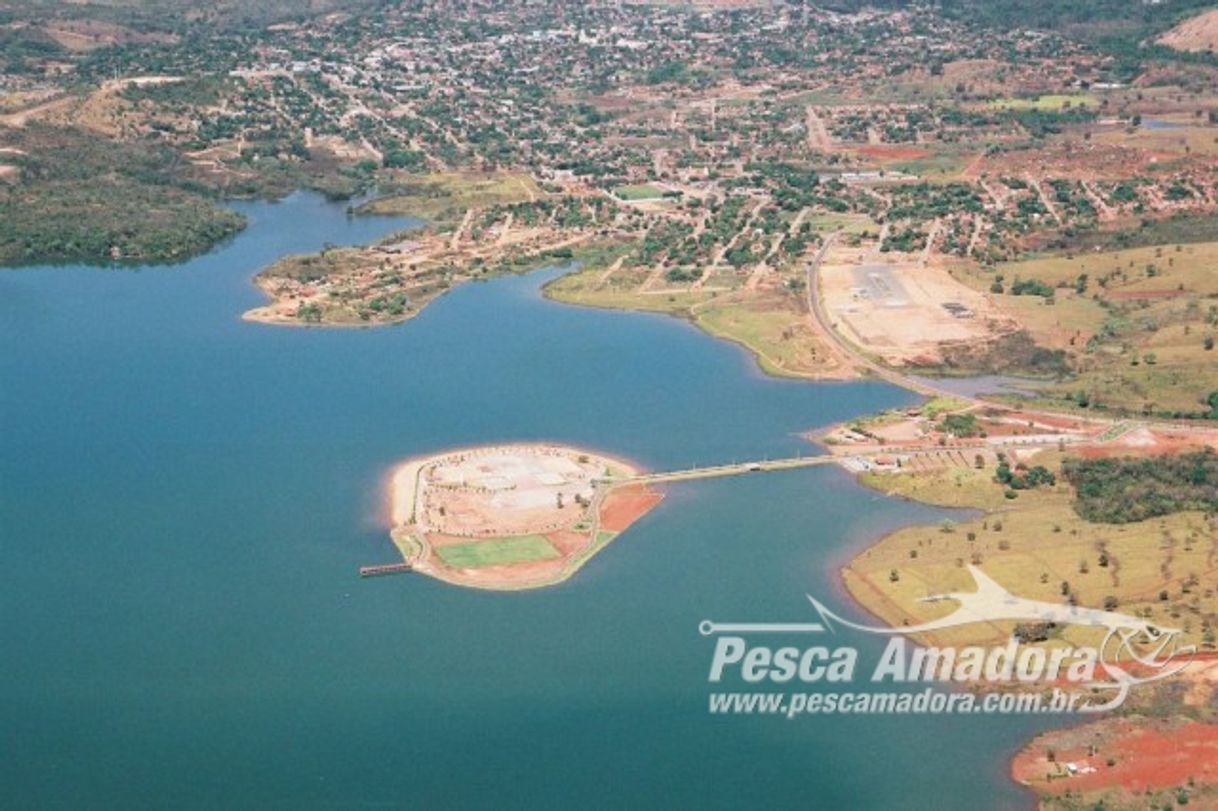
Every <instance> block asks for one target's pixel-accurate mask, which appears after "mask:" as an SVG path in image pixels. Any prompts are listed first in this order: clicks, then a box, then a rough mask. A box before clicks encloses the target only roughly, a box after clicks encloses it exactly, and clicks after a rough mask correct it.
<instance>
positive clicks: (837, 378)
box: [540, 268, 872, 383]
mask: <svg viewBox="0 0 1218 811" xmlns="http://www.w3.org/2000/svg"><path fill="white" fill-rule="evenodd" d="M583 270H588V268H572V269H571V271H570V272H569V273H564V274H562V275H561V276H556V277H555V278H553V279H550V280H549V281H547V282H546V283H545V284H543V285H541V287H540V291H541V295H542V298H544V299H546V300H548V301H552V302H554V303H556V304H561V305H563V306H566V307H580V308H586V309H589V310H601V311H603V312H619V313H637V314H641V315H663V316H668V317H669V318H674V319H676V320H677V321H681V322H684V323H686V324H688V325H689V326H690V327H692V328H693V329H695V330H697V331H698V332H700V333H701V334H703V335H705V336H707V337H709V338H712V339H714V340H716V341H725V342H727V343H730V344H733V345H735V346H737V347H740V348H741V349H743V350H745V352H747V353H748V355H749V357H750V358H751V359H752V361H753V365H754V366H756V367H757V368H758V369H759V370H760V371H761V372H762V373H763V374H764V375H766V376H767V377H772V378H775V379H777V380H802V381H807V382H813V383H853V382H857V381H865V380H870V379H872V378H870V377H867V376H865V375H860V374H857V373H855V372H852V371H851V370H832V371H826V372H824V373H809V372H798V371H792V370H789V369H785V368H783V367H782V366H781V365H780V364H778V363H777V362H776V361H773V360H771V359H770V358H769V357H768V356H767V355H766V354H765V353H764V352H762V351H761V350H760V349H758V348H757V347H754V346H753V345H752V344H749V343H747V342H745V341H743V340H741V339H739V338H736V337H734V336H731V335H727V334H725V333H723V332H718V331H715V330H712V329H709V328H708V327H706V326H704V325H703V324H701V323H699V322H698V320H697V319H696V318H695V317H694V315H693V314H692V313H681V312H673V311H672V310H668V309H662V308H657V309H644V308H637V307H623V306H620V305H616V304H598V303H595V302H589V301H575V300H573V299H568V298H563V297H562V296H561V295H557V294H555V293H554V292H553V291H551V289H550V288H551V287H552V286H554V285H555V284H556V283H558V282H559V281H560V280H562V279H563V278H565V277H566V276H568V275H570V274H572V273H578V272H581V271H583ZM839 371H840V372H844V373H841V374H839V373H838V372H839Z"/></svg>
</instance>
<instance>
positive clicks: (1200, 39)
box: [1159, 9, 1218, 51]
mask: <svg viewBox="0 0 1218 811" xmlns="http://www.w3.org/2000/svg"><path fill="white" fill-rule="evenodd" d="M1159 42H1160V43H1162V44H1163V45H1167V46H1168V47H1171V48H1175V49H1176V50H1178V51H1212V50H1214V48H1215V47H1218V9H1214V10H1213V11H1207V12H1205V13H1203V14H1198V15H1197V16H1196V17H1192V18H1190V19H1187V20H1185V21H1184V22H1182V23H1180V24H1179V25H1177V26H1176V27H1175V28H1173V29H1171V30H1170V31H1168V32H1167V33H1166V34H1164V35H1163V36H1161V37H1159Z"/></svg>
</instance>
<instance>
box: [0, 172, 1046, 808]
mask: <svg viewBox="0 0 1218 811" xmlns="http://www.w3.org/2000/svg"><path fill="white" fill-rule="evenodd" d="M239 208H240V209H241V210H243V211H244V212H246V213H247V214H248V215H249V216H250V218H251V226H250V228H249V229H248V230H247V231H246V232H245V233H243V234H241V235H240V236H238V237H237V238H236V239H234V240H233V241H232V242H230V243H228V244H226V245H224V246H222V247H221V248H219V249H217V250H215V251H213V252H212V253H210V254H208V255H207V256H204V257H202V258H199V259H197V260H195V261H192V262H190V263H187V264H185V265H182V266H179V267H174V268H154V269H145V270H141V271H120V270H109V271H108V270H99V269H85V268H72V267H69V268H36V269H31V270H22V271H13V272H0V429H2V432H3V433H2V434H0V565H2V567H3V581H4V588H3V589H0V619H2V622H0V650H2V652H3V659H2V660H0V727H2V728H3V732H2V733H0V806H4V807H7V808H35V807H37V808H48V807H72V808H78V807H103V806H111V807H123V808H139V807H157V808H164V807H173V808H187V807H189V808H213V809H214V808H244V807H259V808H262V807H293V808H313V807H323V808H352V807H354V808H360V807H387V808H388V807H418V808H443V807H485V808H504V807H529V808H550V807H553V808H559V807H572V806H574V807H604V808H626V807H630V808H697V807H704V808H710V807H738V806H741V805H744V804H749V805H765V806H770V807H803V808H902V809H910V808H914V809H916V808H926V809H953V808H959V809H976V808H1010V807H1022V806H1026V805H1027V804H1028V801H1029V797H1028V795H1026V794H1024V793H1022V792H1021V791H1020V790H1019V789H1018V788H1017V787H1015V786H1014V785H1013V784H1011V783H1010V782H1009V781H1008V780H1007V777H1006V758H1007V755H1009V754H1010V753H1011V752H1012V751H1013V750H1014V749H1015V748H1017V747H1018V746H1019V745H1020V744H1021V743H1022V742H1023V741H1024V740H1025V739H1026V737H1027V736H1028V735H1030V734H1032V733H1033V732H1034V731H1035V729H1036V726H1035V725H1034V724H1032V723H1031V722H1030V721H1029V720H1028V719H1021V718H1004V719H996V718H982V719H972V718H970V719H961V718H927V717H921V718H918V717H870V718H869V717H849V716H841V717H818V716H809V717H804V718H799V719H795V720H792V721H786V720H779V719H777V718H772V717H771V718H765V717H723V716H711V715H709V714H708V712H707V693H708V685H707V682H706V679H707V670H708V665H709V662H710V653H711V649H712V642H711V641H710V640H708V639H706V638H704V637H701V636H699V635H698V633H697V626H698V623H699V622H700V621H701V620H703V619H706V618H711V619H714V620H716V621H778V620H785V621H798V620H807V619H810V617H809V609H808V604H807V601H806V599H805V598H804V595H805V594H807V593H811V594H814V595H818V596H820V597H821V598H822V599H825V600H826V601H827V602H829V603H830V604H831V605H833V606H835V607H836V608H837V609H839V611H841V612H842V613H845V614H848V615H851V616H855V617H858V616H859V615H858V613H857V611H856V610H855V609H854V608H853V607H851V606H850V605H849V604H848V603H847V601H846V599H845V597H844V596H843V595H842V594H841V593H840V589H839V588H838V586H837V578H836V574H835V573H836V570H837V568H838V566H840V565H841V563H843V562H844V561H845V560H847V559H848V558H849V557H850V556H851V552H852V550H857V549H858V548H859V546H860V545H861V544H865V543H867V542H868V541H870V540H872V539H874V538H875V537H876V536H877V535H878V534H880V533H882V532H884V531H886V530H889V529H892V528H894V527H897V526H900V525H903V524H907V523H910V522H912V521H935V520H937V519H939V518H940V517H941V516H942V515H943V514H944V513H942V512H941V511H936V510H932V509H930V508H926V507H921V506H918V505H914V504H908V503H903V502H899V501H895V500H890V499H885V498H882V497H879V496H877V495H876V494H874V493H872V492H870V491H867V490H864V489H862V488H860V487H858V486H857V485H856V484H855V483H854V482H853V481H852V480H851V479H850V478H848V477H847V476H846V475H845V474H843V473H842V472H841V471H839V470H837V469H830V468H816V469H805V470H803V471H796V472H788V473H781V474H764V475H756V476H753V477H745V478H738V479H723V480H716V481H704V482H699V483H686V484H682V485H679V486H670V487H669V488H668V489H667V491H666V492H667V494H668V497H667V498H666V500H665V501H664V502H663V503H662V505H661V506H660V507H659V508H658V509H657V510H655V511H653V512H652V513H651V514H649V515H648V516H647V517H646V518H644V519H643V520H642V521H641V522H640V523H639V524H637V525H636V526H635V527H633V528H632V529H631V530H630V531H629V532H628V533H626V534H625V535H623V536H622V537H621V538H620V539H619V540H617V541H616V542H615V543H614V544H613V545H612V546H610V547H609V549H607V550H606V551H605V552H603V553H601V554H600V555H599V556H598V557H597V558H595V559H594V560H593V561H592V562H591V563H590V564H589V565H588V566H587V567H585V568H584V569H583V570H582V571H581V572H580V573H579V574H578V575H577V576H576V577H575V578H574V579H573V580H571V581H570V582H568V583H567V584H565V585H563V586H560V587H556V588H552V589H547V590H541V591H536V592H529V593H518V594H502V593H483V592H477V591H470V590H463V589H459V588H455V587H452V586H447V585H444V584H441V583H438V582H435V581H432V580H430V579H426V578H423V577H415V576H400V577H388V578H382V579H375V580H369V581H361V580H359V579H358V578H357V577H356V569H357V567H358V566H360V565H362V564H370V563H379V562H385V561H389V560H392V559H393V557H394V552H393V549H392V547H391V544H390V542H389V540H388V537H387V534H386V531H385V529H384V527H383V526H382V525H381V512H382V509H383V505H382V503H381V491H380V486H381V482H382V477H383V476H384V474H385V472H386V470H387V469H388V467H389V466H390V465H391V464H393V463H394V462H395V460H398V459H400V458H402V457H406V456H410V455H414V454H419V453H425V452H430V451H434V450H437V449H442V448H447V447H450V446H456V445H466V444H473V443H483V442H501V441H519V440H532V439H548V440H556V441H563V442H570V443H573V444H577V445H582V446H587V447H592V448H599V449H602V450H604V451H607V452H610V453H614V454H621V455H623V456H626V457H630V458H633V459H636V460H638V461H640V462H642V463H644V464H646V465H648V466H650V467H653V468H657V469H659V468H668V467H673V466H686V465H689V464H691V463H698V464H703V463H710V462H722V461H731V460H732V459H746V458H757V457H762V456H777V455H791V454H794V453H798V452H800V451H805V452H806V451H808V450H809V448H808V446H807V445H806V444H805V443H804V442H803V440H801V439H800V438H799V436H798V434H799V432H802V431H805V430H807V429H810V428H814V427H817V426H822V425H825V424H827V423H829V422H832V421H835V420H839V419H842V418H845V417H849V416H852V415H857V414H861V413H864V412H869V411H873V410H876V409H879V408H885V407H891V406H897V405H902V404H907V403H910V402H912V397H911V395H909V394H908V393H906V392H904V391H901V390H899V389H895V388H893V387H891V386H888V385H885V384H881V383H855V384H848V385H846V384H809V383H799V382H791V381H779V380H774V379H769V378H766V377H763V376H762V375H761V374H759V373H758V372H757V370H756V368H755V366H754V364H753V363H752V361H751V360H750V359H749V358H748V357H747V355H746V354H745V353H744V352H742V351H741V350H739V349H738V348H736V347H734V346H732V345H729V344H727V343H722V342H717V341H714V340H711V339H709V338H707V337H705V336H704V335H702V334H701V333H699V332H697V331H696V330H694V329H693V328H691V327H690V326H688V325H687V324H685V323H683V322H680V321H677V320H674V319H670V318H666V317H660V316H650V315H640V314H630V313H618V312H601V311H593V310H581V309H577V308H572V307H566V306H563V305H559V304H555V303H552V302H548V301H545V300H544V299H542V297H541V295H540V292H539V287H540V284H541V283H542V282H543V281H544V280H545V279H546V278H549V277H551V276H553V275H555V273H556V271H544V272H541V273H539V274H532V275H529V276H525V277H518V278H508V279H500V280H497V281H494V282H490V283H486V284H471V285H467V286H465V287H461V288H459V289H457V290H455V291H453V292H452V293H451V294H450V295H447V296H445V297H443V298H441V299H440V300H438V301H437V302H435V303H434V304H432V305H431V306H430V307H429V308H428V309H427V310H426V311H425V312H424V313H423V314H422V315H421V316H420V317H419V318H417V319H415V320H414V321H412V322H410V323H408V324H405V325H401V326H398V327H392V328H382V329H373V330H334V331H326V330H308V329H287V328H275V327H266V326H260V325H254V324H247V323H244V322H242V321H241V320H239V315H240V313H241V312H242V311H243V310H245V309H247V308H249V307H250V306H253V305H255V304H257V303H258V302H259V301H260V296H259V294H258V292H257V290H256V289H255V288H253V287H252V286H251V284H250V283H249V279H250V277H251V276H252V275H253V274H254V273H255V272H256V271H257V270H258V269H259V268H260V267H261V266H263V265H265V264H267V263H269V262H270V261H273V260H274V259H275V258H276V257H278V256H281V255H283V254H285V253H289V252H300V251H308V250H315V249H317V248H319V247H320V246H321V245H322V244H323V243H325V242H335V243H358V242H364V241H368V240H370V239H373V238H375V237H377V236H379V235H382V234H384V233H387V232H389V231H390V230H393V229H394V228H397V227H400V226H401V225H402V224H403V223H402V221H393V220H377V219H355V220H352V219H348V218H347V217H345V216H344V214H343V208H342V207H341V206H334V205H330V204H326V203H324V202H322V201H320V200H319V199H317V198H315V197H311V196H305V195H298V196H294V197H292V198H289V199H288V200H286V201H284V202H282V203H279V204H262V203H258V204H245V205H241V206H239ZM842 642H843V644H852V643H853V644H859V645H860V646H864V645H866V644H869V643H868V641H867V640H865V639H863V640H860V639H855V638H848V639H843V640H842Z"/></svg>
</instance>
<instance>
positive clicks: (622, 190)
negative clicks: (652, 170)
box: [613, 183, 664, 200]
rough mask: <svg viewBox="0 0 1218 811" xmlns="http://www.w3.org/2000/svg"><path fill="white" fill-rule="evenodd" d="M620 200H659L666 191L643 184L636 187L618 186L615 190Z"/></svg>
mask: <svg viewBox="0 0 1218 811" xmlns="http://www.w3.org/2000/svg"><path fill="white" fill-rule="evenodd" d="M613 193H614V194H615V195H617V197H618V199H619V200H658V199H660V198H661V197H663V196H664V190H663V189H660V188H657V187H656V186H653V185H651V184H650V183H641V184H639V185H636V186H618V187H617V188H616V189H614V190H613Z"/></svg>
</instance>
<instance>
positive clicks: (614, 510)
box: [600, 485, 664, 532]
mask: <svg viewBox="0 0 1218 811" xmlns="http://www.w3.org/2000/svg"><path fill="white" fill-rule="evenodd" d="M662 498H664V496H662V495H661V494H659V493H656V492H654V491H652V490H649V489H648V488H647V486H646V485H628V486H626V487H619V488H618V489H616V490H614V491H613V492H612V493H610V494H609V495H608V496H607V497H606V498H605V501H604V503H602V504H601V511H600V523H601V529H603V530H607V531H609V532H621V531H623V530H624V529H626V528H627V527H628V526H630V525H631V524H633V523H634V522H635V521H637V520H639V519H640V518H642V517H643V516H644V515H646V514H647V513H648V512H650V510H651V508H652V507H654V506H655V505H657V504H659V503H660V500H661V499H662Z"/></svg>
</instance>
